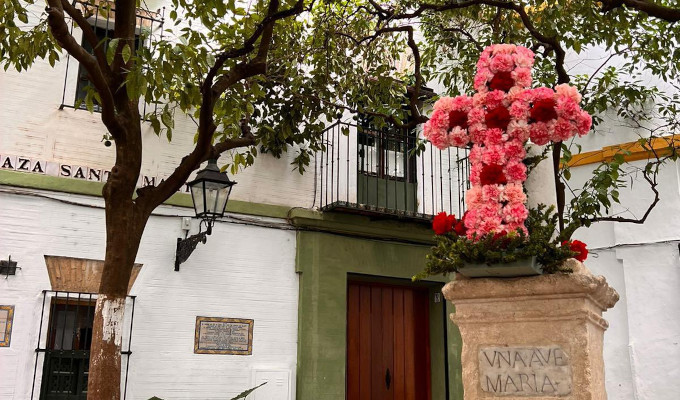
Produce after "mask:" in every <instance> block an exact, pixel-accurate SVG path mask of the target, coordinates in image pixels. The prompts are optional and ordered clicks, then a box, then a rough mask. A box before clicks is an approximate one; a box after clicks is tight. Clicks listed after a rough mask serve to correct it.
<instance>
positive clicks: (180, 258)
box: [175, 220, 214, 271]
mask: <svg viewBox="0 0 680 400" xmlns="http://www.w3.org/2000/svg"><path fill="white" fill-rule="evenodd" d="M213 223H214V221H210V220H208V221H207V222H206V225H207V229H206V230H205V232H198V233H197V234H195V235H191V236H189V237H188V238H186V239H182V238H177V249H176V251H175V271H179V265H180V264H182V263H183V262H185V261H186V260H188V259H189V256H191V253H193V252H194V250H196V246H198V244H199V243H203V244H205V242H206V241H207V240H208V235H210V234H211V233H212V226H213Z"/></svg>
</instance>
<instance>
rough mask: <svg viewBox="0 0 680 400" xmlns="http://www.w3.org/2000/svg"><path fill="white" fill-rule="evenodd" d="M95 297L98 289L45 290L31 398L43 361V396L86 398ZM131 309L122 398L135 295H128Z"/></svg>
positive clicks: (45, 398) (51, 399) (49, 399)
mask: <svg viewBox="0 0 680 400" xmlns="http://www.w3.org/2000/svg"><path fill="white" fill-rule="evenodd" d="M96 300H97V294H95V293H83V292H62V291H53V290H43V302H42V310H41V314H40V328H39V329H40V330H39V333H38V343H37V347H36V349H35V352H36V353H35V364H34V366H33V385H32V388H31V399H34V398H35V397H34V396H35V395H36V379H37V377H38V366H39V365H42V368H41V371H42V374H41V377H42V379H41V384H40V387H39V388H37V394H38V396H39V397H38V398H39V399H40V400H57V399H58V400H81V399H82V400H85V399H87V376H88V370H89V363H90V345H91V343H92V325H93V321H94V310H95V304H96ZM46 311H47V312H46ZM128 312H129V315H130V317H129V326H128V327H129V328H128V332H127V339H128V340H127V350H125V351H122V352H121V354H123V355H125V356H126V360H125V377H124V388H125V389H124V392H123V399H125V397H126V395H127V380H128V379H127V378H128V370H129V367H130V356H131V354H132V351H131V350H130V346H131V344H132V322H133V320H134V312H135V297H134V296H128V297H127V301H126V313H128ZM46 314H47V315H46ZM45 317H47V318H46V319H45ZM41 355H42V356H41ZM40 361H42V364H41V363H40Z"/></svg>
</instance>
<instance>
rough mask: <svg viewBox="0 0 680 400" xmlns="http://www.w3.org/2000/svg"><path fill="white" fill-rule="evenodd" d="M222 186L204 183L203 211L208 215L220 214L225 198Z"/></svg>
mask: <svg viewBox="0 0 680 400" xmlns="http://www.w3.org/2000/svg"><path fill="white" fill-rule="evenodd" d="M223 191H224V184H221V183H216V182H205V207H206V209H205V211H206V212H207V213H209V214H213V215H215V214H217V215H219V214H222V210H224V202H225V201H226V196H225V195H224V193H223Z"/></svg>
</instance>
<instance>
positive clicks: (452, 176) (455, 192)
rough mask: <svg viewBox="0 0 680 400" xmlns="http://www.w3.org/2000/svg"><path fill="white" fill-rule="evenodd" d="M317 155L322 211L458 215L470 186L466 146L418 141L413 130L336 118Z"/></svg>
mask: <svg viewBox="0 0 680 400" xmlns="http://www.w3.org/2000/svg"><path fill="white" fill-rule="evenodd" d="M323 142H324V144H325V147H326V149H325V151H324V152H321V153H320V154H319V155H318V156H317V160H318V164H317V173H318V179H317V194H316V196H317V198H316V201H317V204H319V206H320V208H321V210H322V211H343V212H351V213H359V214H364V215H371V216H393V217H397V218H401V219H415V220H429V219H431V218H432V216H433V215H435V214H437V213H439V212H441V211H446V212H447V213H454V214H456V215H460V213H461V211H462V210H464V201H463V200H464V198H465V191H466V190H467V189H468V188H469V183H468V176H469V163H468V158H467V150H463V149H456V148H449V149H446V150H439V149H437V148H435V147H433V146H432V144H430V143H426V144H423V143H419V141H418V140H417V132H416V131H415V130H403V129H375V128H373V127H372V126H370V125H369V124H359V125H356V124H351V123H346V122H337V123H335V124H333V125H331V126H330V127H328V128H327V129H326V131H325V132H324V134H323Z"/></svg>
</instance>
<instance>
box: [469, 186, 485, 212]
mask: <svg viewBox="0 0 680 400" xmlns="http://www.w3.org/2000/svg"><path fill="white" fill-rule="evenodd" d="M481 203H482V190H481V189H480V186H473V187H471V188H470V189H469V190H468V191H467V192H466V193H465V205H467V208H468V209H473V208H477V207H478V206H479V205H480V204H481Z"/></svg>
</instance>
